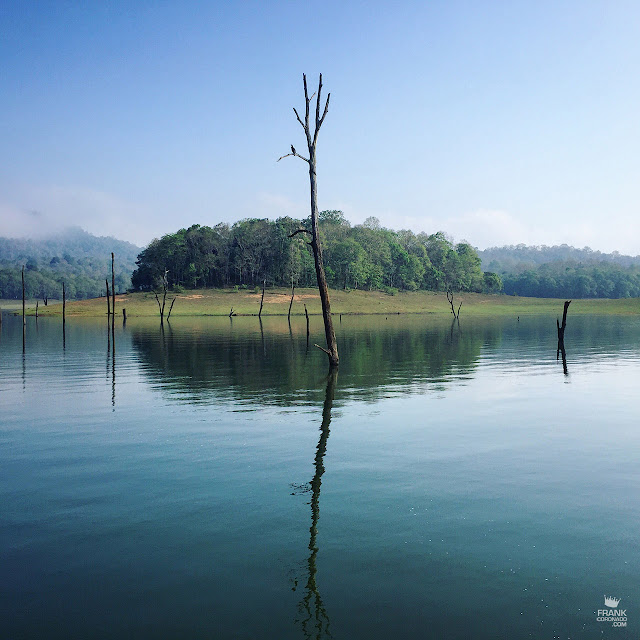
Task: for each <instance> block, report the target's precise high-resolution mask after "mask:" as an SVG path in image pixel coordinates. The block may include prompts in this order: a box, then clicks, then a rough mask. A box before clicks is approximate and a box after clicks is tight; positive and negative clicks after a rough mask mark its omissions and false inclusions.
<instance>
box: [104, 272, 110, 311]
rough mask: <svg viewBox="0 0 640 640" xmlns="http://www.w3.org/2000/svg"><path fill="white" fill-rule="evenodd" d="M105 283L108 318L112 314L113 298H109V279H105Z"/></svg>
mask: <svg viewBox="0 0 640 640" xmlns="http://www.w3.org/2000/svg"><path fill="white" fill-rule="evenodd" d="M104 283H105V284H106V285H107V319H108V318H109V316H111V299H110V298H109V295H110V294H109V280H108V279H107V278H105V279H104Z"/></svg>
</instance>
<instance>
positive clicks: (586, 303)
mask: <svg viewBox="0 0 640 640" xmlns="http://www.w3.org/2000/svg"><path fill="white" fill-rule="evenodd" d="M330 295H331V311H332V312H333V314H334V315H339V314H344V315H390V314H408V313H422V314H438V315H450V314H451V307H450V306H449V303H448V302H447V298H446V295H445V294H444V292H432V291H403V292H398V293H396V294H395V295H388V294H386V293H383V292H381V291H359V290H353V291H342V290H332V291H331V293H330ZM174 297H175V298H176V302H175V305H174V308H173V312H172V314H171V315H172V317H176V316H228V315H229V313H230V311H231V309H233V312H234V314H235V315H238V316H252V315H258V311H259V309H260V297H261V294H260V293H259V292H258V293H255V292H254V291H253V290H251V291H248V290H241V291H235V290H233V289H195V290H187V291H184V292H182V293H176V294H170V295H168V296H167V306H166V311H165V316H166V313H167V312H168V309H169V305H170V303H171V301H172V300H173V298H174ZM290 299H291V291H290V290H288V289H284V288H273V289H267V291H266V292H265V296H264V308H263V311H262V315H263V316H286V315H287V313H288V310H289V302H290ZM460 302H462V309H461V312H460V315H461V316H462V317H464V316H465V315H474V316H475V315H489V316H491V315H530V314H546V313H553V314H558V313H560V314H561V313H562V306H563V302H564V299H555V298H523V297H519V296H505V295H497V294H493V295H487V294H479V293H459V294H455V306H456V308H457V307H458V304H460ZM18 304H19V305H21V303H20V302H18ZM305 304H306V306H307V309H308V311H309V314H310V315H319V314H321V313H322V309H321V306H320V298H319V296H318V292H317V290H316V289H296V294H295V298H294V302H293V307H292V309H291V315H296V316H300V315H304V305H305ZM123 307H124V308H126V310H127V316H128V317H130V318H131V317H151V316H158V305H157V303H156V299H155V296H154V294H153V293H128V294H120V295H117V296H116V313H117V314H118V315H122V309H123ZM5 309H6V307H5ZM12 310H13V312H14V313H16V312H18V313H19V312H20V310H21V306H20V307H19V308H16V307H14V308H13V309H12ZM27 313H28V315H34V314H35V301H32V306H30V308H29V309H28V310H27ZM66 313H67V315H68V316H84V317H100V316H105V315H106V313H107V303H106V299H105V298H104V296H103V297H101V298H93V299H90V300H78V301H73V302H67V307H66ZM570 313H572V314H575V313H581V314H624V315H633V314H638V313H640V298H626V299H621V300H609V299H586V300H574V301H573V302H572V304H571V308H570ZM61 314H62V305H61V304H59V303H58V304H55V305H51V306H47V307H45V306H44V305H42V304H41V305H40V306H39V309H38V315H40V316H57V315H61Z"/></svg>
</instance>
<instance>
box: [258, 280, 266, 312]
mask: <svg viewBox="0 0 640 640" xmlns="http://www.w3.org/2000/svg"><path fill="white" fill-rule="evenodd" d="M266 284H267V281H266V280H263V281H262V297H261V298H260V311H258V318H262V305H263V304H264V288H265V286H266Z"/></svg>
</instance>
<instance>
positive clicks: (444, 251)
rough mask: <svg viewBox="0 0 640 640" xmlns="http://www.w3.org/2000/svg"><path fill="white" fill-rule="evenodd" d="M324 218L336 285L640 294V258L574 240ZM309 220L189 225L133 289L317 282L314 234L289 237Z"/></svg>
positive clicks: (140, 273) (143, 263)
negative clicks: (463, 234)
mask: <svg viewBox="0 0 640 640" xmlns="http://www.w3.org/2000/svg"><path fill="white" fill-rule="evenodd" d="M319 218H320V220H319V222H320V225H319V226H320V232H321V236H322V247H323V253H324V262H325V268H326V273H327V280H328V282H329V286H331V287H333V288H353V289H381V290H384V291H387V292H389V293H393V292H394V291H395V290H397V289H404V290H410V291H413V290H417V289H423V290H431V291H438V290H440V291H442V290H445V289H451V290H453V291H478V292H487V293H489V292H495V293H498V292H504V293H508V294H517V295H522V296H536V297H567V298H588V297H594V298H595V297H602V298H625V297H630V296H631V297H636V296H640V258H631V257H629V256H621V255H619V254H617V253H614V254H602V253H600V252H598V251H592V250H590V249H574V248H573V247H568V246H566V245H562V246H560V247H527V246H525V245H518V246H516V247H503V248H500V249H498V248H495V249H487V250H486V251H481V252H478V251H477V250H476V249H474V248H473V247H472V246H471V245H469V244H468V243H466V242H460V243H458V244H454V243H453V242H452V241H451V239H450V238H448V237H447V236H446V235H445V234H444V233H442V232H437V233H432V234H428V233H418V234H416V233H413V232H412V231H407V230H402V231H394V230H391V229H385V228H383V227H381V226H380V223H379V222H378V220H377V219H376V218H368V219H367V220H365V222H364V223H363V224H359V225H352V224H350V223H349V221H348V220H346V219H345V217H344V215H343V213H342V212H341V211H322V212H321V213H320V216H319ZM305 227H306V228H307V229H308V228H309V221H308V220H296V219H293V218H288V217H286V218H279V219H277V220H275V221H271V220H267V219H259V218H253V219H247V220H240V221H239V222H236V223H235V224H233V225H228V224H225V223H221V224H217V225H215V226H213V227H208V226H200V225H197V224H196V225H193V226H191V227H189V228H188V229H180V230H179V231H177V232H176V233H173V234H168V235H166V236H163V237H162V238H160V239H159V240H154V241H153V242H152V243H151V244H150V245H149V246H148V247H147V248H146V249H144V250H143V251H142V252H141V253H140V256H139V258H138V268H137V269H136V271H135V272H134V273H133V276H132V284H133V287H134V288H135V289H139V290H150V289H153V288H155V287H157V286H159V283H160V280H161V277H162V274H164V273H165V270H167V277H168V281H169V284H170V285H171V286H172V287H174V288H179V287H187V288H198V287H229V286H236V287H240V288H246V287H255V286H260V285H261V284H262V282H263V281H266V283H267V286H272V285H276V286H290V285H291V284H292V282H293V283H295V284H296V285H297V286H306V287H308V286H315V281H316V276H315V270H314V266H313V256H312V255H311V252H310V250H309V247H308V244H307V240H308V237H307V235H306V234H304V233H300V234H298V235H296V236H294V237H293V238H290V237H289V236H290V235H291V234H292V233H294V232H295V231H297V230H299V229H302V228H305ZM481 258H482V260H483V261H484V263H483V264H482V263H481ZM482 267H484V269H485V271H484V272H483V270H482Z"/></svg>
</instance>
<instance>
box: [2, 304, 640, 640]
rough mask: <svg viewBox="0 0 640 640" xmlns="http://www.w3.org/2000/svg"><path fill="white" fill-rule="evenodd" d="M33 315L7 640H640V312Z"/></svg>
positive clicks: (14, 361) (22, 382) (13, 402)
mask: <svg viewBox="0 0 640 640" xmlns="http://www.w3.org/2000/svg"><path fill="white" fill-rule="evenodd" d="M560 312H561V310H560ZM27 323H28V324H27V330H26V346H25V350H24V352H23V345H22V321H21V318H17V317H13V316H8V315H5V316H4V322H3V325H2V332H1V335H0V411H1V413H0V416H1V421H0V498H1V504H2V519H1V524H0V554H1V555H0V589H1V598H0V608H1V613H0V617H1V627H0V628H1V629H2V632H1V635H2V637H3V638H10V639H14V638H16V639H17V638H47V639H54V638H55V639H57V638H61V639H62V638H64V639H69V638H82V639H85V638H135V639H146V638H215V639H218V638H222V639H227V638H229V639H231V638H233V639H249V638H255V639H263V638H273V639H288V638H329V637H332V638H336V639H346V640H353V639H365V638H366V639H371V638H384V639H386V638H394V639H400V638H434V639H436V638H474V639H478V638H480V639H485V638H486V639H495V638H510V639H513V638H572V639H573V638H603V637H604V638H638V637H639V631H640V584H639V576H640V545H639V542H638V534H639V532H640V472H639V464H638V463H639V460H640V429H639V422H640V420H639V418H640V407H639V404H638V382H639V381H640V319H639V318H638V317H617V316H606V317H605V316H602V317H595V316H579V315H572V314H571V309H570V310H569V316H568V324H567V330H566V337H565V343H566V351H567V354H566V373H565V371H564V370H563V364H562V361H561V360H560V361H558V360H556V327H555V317H521V318H520V320H519V321H518V320H517V318H492V319H486V320H484V319H479V318H471V317H470V318H468V319H466V318H465V317H464V309H463V310H462V318H461V321H460V323H459V325H458V324H455V325H452V324H451V322H450V320H449V319H446V318H444V319H443V318H440V317H436V316H429V315H425V316H389V317H384V316H378V317H364V316H362V317H357V316H344V317H343V318H342V319H341V320H340V319H339V318H337V317H336V333H337V335H338V345H339V349H340V358H341V365H340V369H339V372H338V373H337V375H335V374H334V375H330V374H329V372H328V368H327V364H326V356H325V355H324V354H323V353H321V352H320V351H319V350H318V349H316V348H314V347H313V343H314V342H317V343H319V344H323V343H322V340H323V329H322V325H321V318H319V317H312V318H311V336H310V340H309V344H308V342H307V336H306V327H305V321H304V318H298V317H296V318H294V319H292V323H291V327H290V326H289V325H288V323H287V320H286V318H268V317H267V318H264V319H263V321H262V323H260V322H259V321H258V318H240V317H238V318H233V319H229V318H193V319H189V318H180V317H178V318H176V319H175V320H172V321H171V323H170V324H167V323H165V325H164V328H161V327H160V325H159V323H158V321H157V320H155V319H153V320H152V319H138V318H130V319H129V322H128V324H127V325H126V326H124V327H123V326H122V321H121V319H120V318H118V321H117V323H116V327H115V331H114V334H113V336H112V335H111V334H110V331H109V329H108V326H107V324H106V319H104V318H103V319H101V320H97V319H96V320H86V319H83V320H80V319H77V318H73V317H70V318H69V319H68V320H67V323H66V329H65V334H64V344H63V334H62V326H61V321H60V319H55V318H41V319H40V320H39V321H38V323H37V324H36V321H35V319H34V318H28V320H27ZM114 345H115V349H113V347H114ZM605 595H606V596H609V597H613V598H615V599H616V600H619V604H617V605H616V607H615V608H617V609H618V610H619V611H624V612H625V613H624V615H622V614H621V615H620V616H618V617H620V618H622V617H624V618H625V619H626V620H625V623H626V625H627V626H626V627H614V626H613V625H614V623H615V622H612V621H611V620H608V619H605V620H600V621H599V620H598V617H604V618H608V617H610V616H608V615H602V614H599V613H598V611H599V610H607V611H608V610H610V609H612V608H613V607H611V606H605V602H604V596H605ZM615 624H622V622H621V620H618V622H617V623H615Z"/></svg>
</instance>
